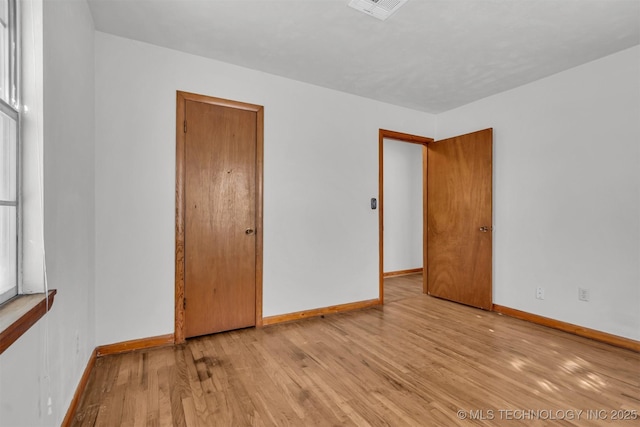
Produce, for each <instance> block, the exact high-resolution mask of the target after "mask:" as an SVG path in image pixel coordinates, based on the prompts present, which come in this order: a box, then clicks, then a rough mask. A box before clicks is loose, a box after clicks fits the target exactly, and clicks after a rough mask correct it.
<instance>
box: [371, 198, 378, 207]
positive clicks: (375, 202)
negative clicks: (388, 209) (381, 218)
mask: <svg viewBox="0 0 640 427" xmlns="http://www.w3.org/2000/svg"><path fill="white" fill-rule="evenodd" d="M377 208H378V200H377V199H376V198H375V197H374V198H372V199H371V209H377Z"/></svg>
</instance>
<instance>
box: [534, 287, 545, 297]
mask: <svg viewBox="0 0 640 427" xmlns="http://www.w3.org/2000/svg"><path fill="white" fill-rule="evenodd" d="M536 298H537V299H544V288H542V287H539V288H537V289H536Z"/></svg>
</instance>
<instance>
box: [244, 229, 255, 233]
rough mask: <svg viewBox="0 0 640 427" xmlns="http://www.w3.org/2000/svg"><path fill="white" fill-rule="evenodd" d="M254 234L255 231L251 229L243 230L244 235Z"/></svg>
mask: <svg viewBox="0 0 640 427" xmlns="http://www.w3.org/2000/svg"><path fill="white" fill-rule="evenodd" d="M254 232H255V230H254V229H253V228H247V229H246V230H244V234H253V233H254Z"/></svg>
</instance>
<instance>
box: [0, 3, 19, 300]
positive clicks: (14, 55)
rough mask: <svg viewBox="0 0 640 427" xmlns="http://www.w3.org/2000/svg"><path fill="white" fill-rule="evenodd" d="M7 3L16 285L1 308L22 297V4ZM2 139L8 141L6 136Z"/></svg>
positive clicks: (0, 106) (1, 106)
mask: <svg viewBox="0 0 640 427" xmlns="http://www.w3.org/2000/svg"><path fill="white" fill-rule="evenodd" d="M5 1H6V2H7V30H8V31H7V38H8V43H7V51H6V53H5V58H3V60H5V61H7V62H8V79H7V82H8V95H7V99H3V98H2V97H0V112H2V113H4V114H5V115H6V116H8V117H9V118H10V119H11V120H13V121H14V123H15V135H13V136H14V137H15V144H16V147H15V150H16V158H15V162H16V164H15V173H16V177H15V185H16V188H15V192H16V195H15V201H11V200H3V199H0V206H14V207H15V211H16V212H15V215H16V218H15V224H16V236H15V239H16V240H15V245H16V246H15V248H16V261H15V277H16V283H15V284H14V286H13V288H12V289H9V290H7V291H5V292H3V293H2V294H0V305H2V304H4V303H6V302H7V301H10V300H11V299H13V298H15V297H16V296H19V295H20V294H21V291H22V132H21V128H22V126H21V113H20V108H19V90H18V88H19V84H20V78H19V77H20V70H19V63H20V42H19V34H20V32H19V28H18V27H19V24H18V22H19V21H18V7H19V6H18V4H19V2H18V1H17V0H5ZM0 137H2V138H4V135H1V136H0Z"/></svg>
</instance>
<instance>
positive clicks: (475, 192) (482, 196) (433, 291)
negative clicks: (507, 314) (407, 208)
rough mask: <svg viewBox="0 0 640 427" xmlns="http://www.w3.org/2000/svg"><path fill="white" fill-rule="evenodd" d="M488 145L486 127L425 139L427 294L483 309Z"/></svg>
mask: <svg viewBox="0 0 640 427" xmlns="http://www.w3.org/2000/svg"><path fill="white" fill-rule="evenodd" d="M492 144H493V131H492V129H486V130H483V131H479V132H474V133H471V134H467V135H462V136H458V137H454V138H449V139H445V140H442V141H436V142H434V143H432V144H429V145H428V155H427V161H428V165H427V175H428V176H427V245H428V248H429V250H428V255H427V269H428V293H429V294H430V295H433V296H436V297H440V298H444V299H448V300H451V301H456V302H459V303H462V304H467V305H471V306H474V307H480V308H484V309H487V310H490V309H491V306H492V287H491V268H492V265H491V264H492V261H491V257H492V254H491V252H492V191H491V190H492ZM481 227H487V229H486V231H481V229H480V228H481Z"/></svg>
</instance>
